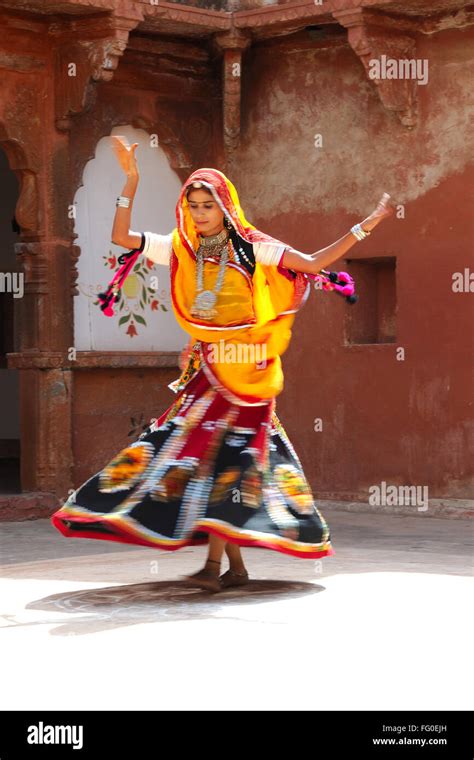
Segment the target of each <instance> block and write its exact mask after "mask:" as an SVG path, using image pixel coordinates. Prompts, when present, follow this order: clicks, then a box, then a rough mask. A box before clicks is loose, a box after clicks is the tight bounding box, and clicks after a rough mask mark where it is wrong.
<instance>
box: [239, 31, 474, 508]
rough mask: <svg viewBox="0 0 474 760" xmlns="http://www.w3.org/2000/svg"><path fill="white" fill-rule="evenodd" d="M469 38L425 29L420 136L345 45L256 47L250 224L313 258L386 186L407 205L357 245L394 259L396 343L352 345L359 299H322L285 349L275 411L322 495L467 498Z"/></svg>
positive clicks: (244, 189) (249, 110)
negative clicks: (460, 289)
mask: <svg viewBox="0 0 474 760" xmlns="http://www.w3.org/2000/svg"><path fill="white" fill-rule="evenodd" d="M473 42H474V30H472V29H470V30H460V31H446V32H443V33H440V34H436V35H433V36H432V37H427V36H420V37H419V38H418V49H417V54H418V55H419V56H420V57H423V58H427V59H428V61H429V83H428V85H427V86H419V87H418V97H419V120H418V126H417V127H416V128H415V129H414V130H413V131H411V132H410V131H407V130H406V129H405V128H403V127H402V126H401V124H400V123H399V121H398V119H397V117H396V116H395V115H393V114H390V113H389V112H387V111H386V110H385V108H384V107H383V105H382V103H381V102H380V100H379V97H378V95H377V92H376V89H375V87H374V86H373V85H372V84H371V83H370V82H369V81H368V79H367V78H366V76H365V73H364V70H363V67H362V65H361V63H360V61H359V59H358V58H357V57H356V56H355V55H354V53H353V51H352V50H351V49H350V48H349V47H348V46H347V45H346V44H345V42H344V40H341V45H339V46H335V47H331V48H329V49H326V50H321V51H320V52H318V51H317V50H315V51H303V50H302V51H299V52H298V50H294V49H292V45H291V44H290V43H289V42H286V41H284V40H283V41H281V42H279V43H278V42H277V43H275V44H273V45H265V46H261V47H260V48H258V47H255V48H253V49H251V50H250V52H249V53H248V55H247V59H246V61H247V63H246V66H245V67H244V82H243V92H244V100H243V118H244V122H243V147H242V152H241V167H240V168H241V174H240V182H239V189H240V192H241V200H242V204H243V207H244V208H245V210H246V212H247V216H248V218H249V219H250V220H251V221H252V222H253V223H254V224H256V225H257V226H260V227H261V228H262V229H264V230H265V231H267V232H270V233H271V234H274V235H276V236H277V237H279V238H280V239H282V240H285V241H288V242H289V243H291V244H292V245H293V246H295V247H296V248H298V249H299V250H301V251H304V252H306V253H310V252H313V251H315V250H317V249H319V248H321V247H324V246H326V245H328V244H330V243H331V242H333V241H334V240H336V239H337V238H339V237H340V236H342V235H343V234H345V233H346V232H347V231H348V229H349V228H350V226H351V225H352V224H354V223H355V222H356V221H360V220H361V219H362V218H363V217H364V216H366V215H367V214H368V213H369V212H370V211H371V210H372V208H373V207H374V206H375V203H376V202H377V201H378V199H379V197H380V196H381V194H382V192H384V191H388V192H389V193H390V194H391V195H392V196H393V198H394V199H395V200H397V201H398V202H399V203H403V204H404V205H405V219H403V220H402V219H400V220H395V219H391V220H389V221H387V222H384V224H383V225H381V226H380V227H379V228H377V230H376V231H375V232H374V234H373V236H372V237H371V238H370V239H369V240H366V241H363V242H362V243H358V244H356V246H355V247H354V248H352V249H351V251H350V252H349V254H348V258H349V259H350V258H352V257H354V258H357V257H366V256H395V257H396V294H397V312H396V336H395V342H394V343H385V344H373V345H345V340H344V334H345V321H346V320H348V319H349V318H350V317H351V316H353V315H352V314H350V311H351V309H363V308H364V304H363V302H359V303H358V304H357V305H355V306H353V307H351V306H349V305H346V304H345V302H343V301H342V300H341V299H340V298H338V297H337V296H335V295H333V294H326V293H321V292H317V293H315V292H313V293H312V294H311V297H310V299H309V301H308V302H307V303H306V305H305V306H304V307H303V310H302V311H301V312H300V314H299V315H298V316H297V319H296V322H295V325H294V331H293V339H292V343H291V345H290V348H289V350H288V351H287V353H286V354H285V356H284V369H285V389H284V391H283V393H282V395H281V396H280V397H279V399H278V402H277V411H278V412H279V414H280V416H281V418H282V421H283V423H284V424H285V425H286V426H287V429H288V432H289V434H290V436H291V437H292V438H293V440H294V443H295V445H296V447H297V451H298V453H299V454H300V457H301V459H302V461H303V465H304V466H305V468H307V473H308V476H309V477H310V478H311V481H312V484H313V486H314V488H315V490H316V494H317V495H319V496H323V495H325V496H327V497H330V496H332V495H334V496H335V497H336V498H337V497H344V495H347V496H348V497H350V496H352V495H353V496H354V497H356V498H358V497H361V498H365V496H366V494H367V489H368V487H369V486H370V485H371V484H374V483H375V484H377V483H380V482H381V481H382V480H385V481H387V482H389V483H391V484H403V485H407V484H415V485H428V486H429V497H430V498H437V497H448V496H449V497H451V498H456V497H458V498H461V497H462V498H468V497H472V494H473V480H474V478H473V472H472V464H471V459H472V451H473V444H472V428H473V423H472V414H471V415H470V414H469V406H468V403H467V399H468V398H469V397H472V396H471V393H470V391H472V379H473V372H472V370H473V360H472V348H473V342H474V341H473V316H474V315H473V301H472V294H470V293H468V292H465V293H453V291H452V274H453V272H456V271H459V272H462V271H463V270H464V268H465V267H468V266H469V265H470V266H471V269H472V263H473V259H472V248H473V241H474V226H473V216H472V204H471V207H469V203H467V202H466V194H467V192H468V188H471V193H472V188H473V181H474V167H473V164H472V155H473V149H472V138H473V130H472V99H471V98H470V91H471V88H472V76H471V74H470V71H469V66H468V64H469V61H470V59H472V50H473V49H474V46H473ZM469 104H471V105H469ZM470 124H471V128H470V129H469V125H470ZM315 133H321V134H322V136H323V144H324V147H323V149H322V150H319V151H318V150H317V149H316V148H314V147H313V141H314V137H313V136H314V134H315ZM471 197H472V195H471ZM346 267H348V268H349V271H351V270H350V264H347V261H344V260H341V261H340V262H338V263H337V264H333V265H332V266H331V268H333V269H335V268H339V269H344V268H346ZM398 347H403V348H404V350H405V360H404V361H397V359H396V349H397V348H398ZM315 418H322V422H323V431H321V432H314V430H313V421H314V419H315Z"/></svg>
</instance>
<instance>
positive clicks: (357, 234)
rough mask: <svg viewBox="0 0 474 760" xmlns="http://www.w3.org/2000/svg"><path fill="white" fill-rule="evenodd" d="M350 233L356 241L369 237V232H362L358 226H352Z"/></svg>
mask: <svg viewBox="0 0 474 760" xmlns="http://www.w3.org/2000/svg"><path fill="white" fill-rule="evenodd" d="M351 232H352V234H353V235H355V237H356V238H357V240H363V239H364V238H366V237H368V236H369V235H370V232H367V230H363V229H362V226H361V225H360V224H354V226H353V227H351Z"/></svg>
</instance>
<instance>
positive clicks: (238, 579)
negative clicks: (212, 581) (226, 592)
mask: <svg viewBox="0 0 474 760" xmlns="http://www.w3.org/2000/svg"><path fill="white" fill-rule="evenodd" d="M219 580H220V582H221V585H222V587H223V588H229V587H230V586H245V585H246V584H247V583H248V582H249V574H248V572H247V571H245V572H244V573H236V572H235V570H231V569H230V568H229V569H228V570H227V572H225V573H224V574H223V575H221V577H220V578H219Z"/></svg>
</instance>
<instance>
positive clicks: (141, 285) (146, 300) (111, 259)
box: [94, 250, 168, 338]
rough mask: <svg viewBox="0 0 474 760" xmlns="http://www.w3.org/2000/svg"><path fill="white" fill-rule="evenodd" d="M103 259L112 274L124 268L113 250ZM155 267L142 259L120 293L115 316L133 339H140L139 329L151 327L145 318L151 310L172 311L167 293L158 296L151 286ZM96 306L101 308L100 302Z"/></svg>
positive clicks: (144, 257)
mask: <svg viewBox="0 0 474 760" xmlns="http://www.w3.org/2000/svg"><path fill="white" fill-rule="evenodd" d="M102 258H103V259H104V265H105V266H106V267H107V268H108V269H109V270H111V271H112V272H116V271H117V270H118V269H119V267H120V264H119V263H118V259H117V256H115V254H113V253H112V251H110V250H109V255H108V256H102ZM153 267H154V262H153V261H151V259H148V258H147V257H146V256H140V257H139V258H138V260H137V262H136V264H135V266H134V267H133V269H132V271H131V272H130V274H129V275H128V277H127V278H126V280H125V282H124V283H123V285H122V288H121V289H120V290H119V300H118V301H116V302H115V304H114V310H115V313H116V314H117V315H118V317H119V321H118V324H119V327H121V328H123V330H124V331H125V333H126V334H127V335H129V336H130V337H131V338H133V337H134V336H135V335H138V325H144V327H147V321H146V319H145V314H146V310H147V308H148V307H149V308H150V309H151V311H158V310H159V309H161V310H162V311H168V308H167V306H165V304H164V303H163V301H166V300H167V293H166V291H165V290H162V291H161V294H160V296H158V291H157V290H155V288H152V287H151V286H150V285H149V279H150V274H151V270H152V269H153ZM110 279H112V277H111V278H110ZM94 305H95V306H100V302H99V300H98V299H97V301H94ZM121 312H122V313H121Z"/></svg>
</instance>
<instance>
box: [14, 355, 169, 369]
mask: <svg viewBox="0 0 474 760" xmlns="http://www.w3.org/2000/svg"><path fill="white" fill-rule="evenodd" d="M180 355H181V352H180V351H153V352H151V351H78V352H77V353H76V357H77V358H76V359H74V360H71V359H68V358H67V355H65V354H64V353H63V352H61V351H31V352H26V351H25V352H23V353H16V354H7V362H8V369H72V370H75V369H108V368H111V369H157V368H162V367H173V368H176V367H177V368H178V369H179V357H180Z"/></svg>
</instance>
